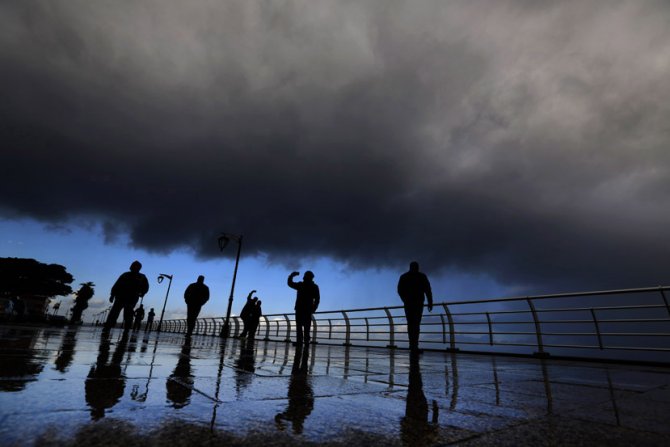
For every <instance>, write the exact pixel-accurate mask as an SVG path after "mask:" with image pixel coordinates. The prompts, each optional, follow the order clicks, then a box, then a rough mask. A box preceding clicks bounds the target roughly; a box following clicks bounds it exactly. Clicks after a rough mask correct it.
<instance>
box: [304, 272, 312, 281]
mask: <svg viewBox="0 0 670 447" xmlns="http://www.w3.org/2000/svg"><path fill="white" fill-rule="evenodd" d="M302 279H303V280H305V281H312V280H313V279H314V273H312V272H311V271H310V270H307V271H306V272H305V274H304V275H303V276H302Z"/></svg>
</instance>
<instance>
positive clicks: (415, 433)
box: [400, 355, 439, 445]
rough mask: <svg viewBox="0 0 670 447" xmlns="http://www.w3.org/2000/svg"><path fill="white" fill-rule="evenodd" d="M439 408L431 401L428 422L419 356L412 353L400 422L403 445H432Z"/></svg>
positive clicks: (435, 435) (434, 439)
mask: <svg viewBox="0 0 670 447" xmlns="http://www.w3.org/2000/svg"><path fill="white" fill-rule="evenodd" d="M438 415H439V410H438V407H437V402H436V401H433V418H432V422H430V423H429V422H428V401H427V400H426V395H425V394H424V393H423V380H422V379H421V367H420V366H419V358H418V356H416V355H414V356H412V357H411V358H410V364H409V386H408V388H407V400H406V404H405V417H404V418H402V421H401V422H400V432H401V438H402V442H403V444H404V445H433V444H434V443H435V441H436V440H437V432H438V424H437V419H438Z"/></svg>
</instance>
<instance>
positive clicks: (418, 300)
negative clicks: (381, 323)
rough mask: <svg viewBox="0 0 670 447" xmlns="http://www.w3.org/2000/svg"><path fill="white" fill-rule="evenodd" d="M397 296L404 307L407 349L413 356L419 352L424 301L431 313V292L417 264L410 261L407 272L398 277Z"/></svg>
mask: <svg viewBox="0 0 670 447" xmlns="http://www.w3.org/2000/svg"><path fill="white" fill-rule="evenodd" d="M398 295H400V299H402V302H403V304H404V306H405V317H406V318H407V337H408V338H409V349H410V351H411V352H412V353H413V354H418V353H420V352H421V350H420V349H419V333H420V331H421V317H423V305H424V301H425V300H426V299H427V300H428V311H429V312H432V311H433V292H432V290H431V288H430V281H428V277H427V276H426V275H425V274H424V273H421V272H420V271H419V263H418V262H416V261H412V262H411V263H410V264H409V271H408V272H405V273H403V274H402V275H400V280H398Z"/></svg>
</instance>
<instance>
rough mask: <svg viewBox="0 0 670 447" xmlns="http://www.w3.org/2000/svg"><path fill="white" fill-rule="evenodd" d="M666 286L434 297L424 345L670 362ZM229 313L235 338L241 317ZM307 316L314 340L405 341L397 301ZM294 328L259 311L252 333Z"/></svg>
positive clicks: (212, 330)
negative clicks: (482, 297)
mask: <svg viewBox="0 0 670 447" xmlns="http://www.w3.org/2000/svg"><path fill="white" fill-rule="evenodd" d="M668 291H670V287H649V288H639V289H620V290H606V291H595V292H579V293H560V294H553V295H538V296H528V297H514V298H502V299H487V300H478V301H452V302H448V303H447V302H445V303H439V304H435V306H434V309H433V312H432V313H429V312H428V311H427V310H425V311H424V317H423V321H422V324H421V345H422V346H423V347H425V348H429V349H446V350H448V351H458V350H461V349H463V350H466V349H468V350H470V351H487V352H501V353H502V352H507V353H521V354H531V353H532V354H534V355H536V356H547V355H549V354H550V353H551V354H555V355H564V356H567V355H570V356H586V357H593V356H596V357H610V358H618V359H631V360H657V361H661V362H670V304H669V302H668V299H667V296H666V293H667V292H668ZM231 319H232V320H233V325H232V326H233V327H231V330H232V333H233V335H234V336H237V335H238V334H239V333H240V332H241V331H242V322H241V320H240V318H239V317H231ZM312 322H313V324H312V341H313V342H315V343H326V344H343V345H345V346H348V345H357V346H382V347H390V348H395V347H398V346H400V347H406V346H407V330H406V320H405V315H404V309H403V307H402V306H392V307H376V308H365V309H347V310H336V311H320V312H316V313H315V314H314V316H313V320H312ZM222 324H223V319H222V318H200V319H198V320H197V324H196V328H195V331H194V332H195V333H198V334H203V335H218V334H219V333H220V331H221V327H222ZM164 325H165V327H166V329H165V331H169V332H184V331H185V330H186V320H166V321H164ZM294 327H295V320H293V314H273V315H264V316H263V318H262V320H261V322H260V324H259V328H258V332H257V338H262V339H264V340H276V341H290V340H291V330H292V328H294ZM632 353H634V354H635V355H632ZM642 353H647V355H646V356H645V355H643V354H642Z"/></svg>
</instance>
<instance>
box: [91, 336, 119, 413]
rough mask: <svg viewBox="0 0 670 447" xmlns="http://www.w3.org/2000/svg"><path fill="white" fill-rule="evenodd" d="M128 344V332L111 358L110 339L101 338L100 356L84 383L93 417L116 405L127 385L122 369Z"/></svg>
mask: <svg viewBox="0 0 670 447" xmlns="http://www.w3.org/2000/svg"><path fill="white" fill-rule="evenodd" d="M127 345H128V332H127V331H124V332H123V337H121V340H120V341H119V342H118V343H117V345H116V348H115V349H114V354H113V355H112V360H111V362H110V363H107V360H108V359H109V348H110V340H109V338H108V337H102V338H101V339H100V348H99V351H98V358H97V360H96V362H95V365H94V366H91V370H90V371H89V373H88V376H87V377H86V382H85V385H84V389H85V394H86V403H87V404H88V405H89V407H91V419H93V420H97V419H100V418H102V417H104V416H105V410H107V409H109V408H112V407H113V406H114V405H116V404H117V403H118V402H119V400H120V399H121V396H123V392H124V390H125V387H126V378H125V377H124V376H123V372H122V370H121V361H122V360H123V355H124V354H125V352H126V347H127Z"/></svg>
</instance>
